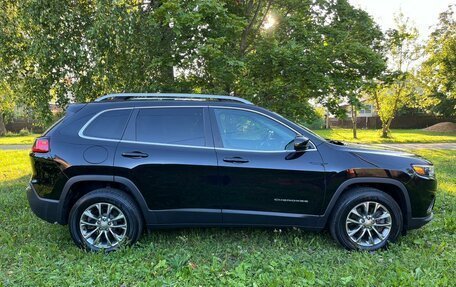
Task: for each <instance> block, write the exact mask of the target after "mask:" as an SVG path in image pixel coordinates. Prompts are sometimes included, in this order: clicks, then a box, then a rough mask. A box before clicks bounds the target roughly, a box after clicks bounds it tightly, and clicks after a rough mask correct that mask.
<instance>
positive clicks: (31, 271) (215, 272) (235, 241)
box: [0, 150, 456, 286]
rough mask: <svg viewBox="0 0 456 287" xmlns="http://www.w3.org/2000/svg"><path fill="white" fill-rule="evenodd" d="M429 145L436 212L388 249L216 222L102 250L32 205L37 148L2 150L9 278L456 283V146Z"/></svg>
mask: <svg viewBox="0 0 456 287" xmlns="http://www.w3.org/2000/svg"><path fill="white" fill-rule="evenodd" d="M419 153H420V154H421V155H423V156H425V157H427V158H429V159H431V160H433V161H434V163H435V164H436V166H437V167H436V169H437V176H438V179H439V182H440V183H439V190H438V196H437V203H436V207H435V212H436V217H435V220H434V221H433V222H432V223H431V224H428V225H427V226H425V227H423V228H421V229H419V230H414V231H410V232H409V234H408V235H407V236H405V237H401V239H400V240H399V242H398V243H397V244H394V245H392V246H391V247H390V248H389V250H386V251H379V252H375V253H367V252H348V251H345V250H343V249H342V248H341V247H339V246H338V245H337V244H336V243H335V242H334V241H333V240H332V239H331V237H330V236H329V234H328V233H327V232H321V233H312V232H305V231H301V230H298V229H286V230H270V229H249V228H245V229H221V228H214V229H212V228H208V229H179V230H156V231H152V232H151V233H150V234H147V235H146V234H145V235H144V236H143V237H142V238H141V240H140V241H139V243H138V244H137V245H135V246H134V247H130V248H126V249H123V250H120V251H118V252H114V253H110V254H102V253H86V252H83V251H81V250H79V249H78V248H76V247H75V246H74V245H73V242H72V241H71V238H70V236H69V233H68V228H67V227H66V226H59V225H52V224H48V223H45V222H43V221H41V220H39V219H38V218H37V217H35V216H34V215H33V214H32V212H31V211H30V209H29V207H28V203H27V200H26V195H25V186H26V184H27V180H28V178H29V172H30V167H29V162H28V159H27V151H0V286H196V285H200V286H215V285H228V286H292V285H300V286H306V285H319V286H343V285H346V286H451V285H453V284H454V266H455V265H456V252H455V246H456V236H455V232H456V216H455V215H456V212H455V211H456V177H455V176H454V174H456V165H455V164H454V162H455V161H456V152H455V151H432V150H429V151H419Z"/></svg>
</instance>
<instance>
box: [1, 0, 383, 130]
mask: <svg viewBox="0 0 456 287" xmlns="http://www.w3.org/2000/svg"><path fill="white" fill-rule="evenodd" d="M2 5H3V7H2V8H3V9H2V10H3V11H0V15H2V17H5V19H6V21H2V23H0V35H2V36H1V37H2V41H4V42H5V45H3V46H2V47H0V59H2V61H0V74H1V76H2V77H3V78H4V79H5V80H6V81H7V83H8V84H9V85H10V86H11V90H12V91H13V93H14V94H16V95H20V97H19V96H18V97H17V98H18V99H19V100H22V101H23V102H24V103H25V104H26V105H27V106H28V107H31V108H32V109H33V110H34V111H36V116H37V120H39V121H40V122H41V123H42V124H45V123H48V122H49V121H50V120H51V114H50V112H49V106H48V103H49V101H55V102H57V103H58V104H59V105H61V106H63V107H64V106H65V105H66V104H68V103H69V102H70V101H87V100H93V99H94V98H96V97H98V96H101V95H104V94H107V93H112V92H125V91H128V92H197V93H199V92H202V93H217V94H233V95H238V96H242V97H245V98H248V99H250V100H252V101H254V102H255V103H257V104H260V105H263V106H265V107H267V108H270V109H273V110H274V111H277V112H279V113H282V114H284V115H286V116H288V117H291V118H294V119H299V120H301V121H305V120H309V119H311V118H312V117H314V116H315V113H314V111H313V107H312V106H311V105H310V104H309V100H310V99H318V100H320V101H321V102H322V103H323V104H324V105H325V106H327V107H328V108H330V109H331V110H332V111H333V112H337V113H340V112H341V111H340V108H339V105H338V103H340V102H341V101H342V97H347V96H351V97H352V98H356V95H357V91H358V89H359V87H360V86H362V83H363V82H364V81H365V79H370V78H372V77H373V76H374V75H376V74H377V73H378V70H381V66H382V61H381V57H379V54H378V51H377V50H378V46H379V44H378V43H379V42H380V40H379V39H380V38H381V32H380V30H379V29H378V27H377V26H376V25H375V23H374V22H373V21H372V19H371V18H370V17H369V16H368V15H367V14H366V13H365V12H364V11H361V10H358V9H354V8H353V7H352V6H351V5H350V4H349V3H348V1H347V0H322V1H310V0H307V1H301V0H299V1H298V0H284V1H271V0H242V1H233V0H225V1H218V0H204V1H202V0H190V1H180V0H161V1H160V0H157V1H144V0H121V1H108V0H94V1H82V0H79V1H73V0H71V1H70V0H63V1H62V0H48V1H33V0H24V1H21V2H20V5H19V4H18V3H16V1H11V2H9V1H3V2H2ZM5 11H9V12H5ZM273 20H274V21H273ZM273 22H274V23H273Z"/></svg>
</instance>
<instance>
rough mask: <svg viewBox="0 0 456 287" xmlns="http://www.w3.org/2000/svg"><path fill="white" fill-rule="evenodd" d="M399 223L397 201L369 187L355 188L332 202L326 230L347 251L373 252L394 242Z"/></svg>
mask: <svg viewBox="0 0 456 287" xmlns="http://www.w3.org/2000/svg"><path fill="white" fill-rule="evenodd" d="M402 226H403V220H402V212H401V209H400V207H399V205H398V204H397V202H396V201H395V200H394V199H393V198H392V197H391V196H389V195H388V194H386V193H384V192H382V191H380V190H378V189H375V188H370V187H363V188H356V189H353V190H351V191H349V192H347V193H346V194H344V195H343V196H342V197H341V199H340V200H339V201H338V202H337V203H336V206H335V208H334V211H333V213H332V218H331V221H330V225H329V229H330V232H331V235H332V236H333V237H334V239H336V240H337V241H338V242H339V243H340V244H341V245H342V246H343V247H345V248H346V249H349V250H369V251H370V250H377V249H380V248H383V247H385V246H387V244H388V242H394V241H395V240H396V239H397V238H398V237H399V235H400V232H401V230H402Z"/></svg>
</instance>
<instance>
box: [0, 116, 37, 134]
mask: <svg viewBox="0 0 456 287" xmlns="http://www.w3.org/2000/svg"><path fill="white" fill-rule="evenodd" d="M5 127H6V130H7V131H9V132H13V133H18V132H20V131H21V130H22V129H27V130H29V131H32V132H34V133H41V132H43V128H41V127H37V126H34V125H33V122H32V121H31V120H28V119H14V120H12V121H11V122H9V123H7V124H5Z"/></svg>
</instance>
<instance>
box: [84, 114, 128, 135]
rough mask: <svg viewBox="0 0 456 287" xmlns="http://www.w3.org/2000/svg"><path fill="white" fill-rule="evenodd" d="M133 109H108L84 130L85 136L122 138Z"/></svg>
mask: <svg viewBox="0 0 456 287" xmlns="http://www.w3.org/2000/svg"><path fill="white" fill-rule="evenodd" d="M131 111H132V110H131V109H124V110H113V111H107V112H104V113H102V114H100V115H99V116H97V117H96V118H95V119H94V120H93V121H92V122H90V123H89V125H88V126H87V128H86V129H85V130H84V136H88V137H94V138H100V139H113V140H120V139H121V138H122V134H123V132H124V129H125V125H126V124H127V121H128V118H129V117H130V113H131Z"/></svg>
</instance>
